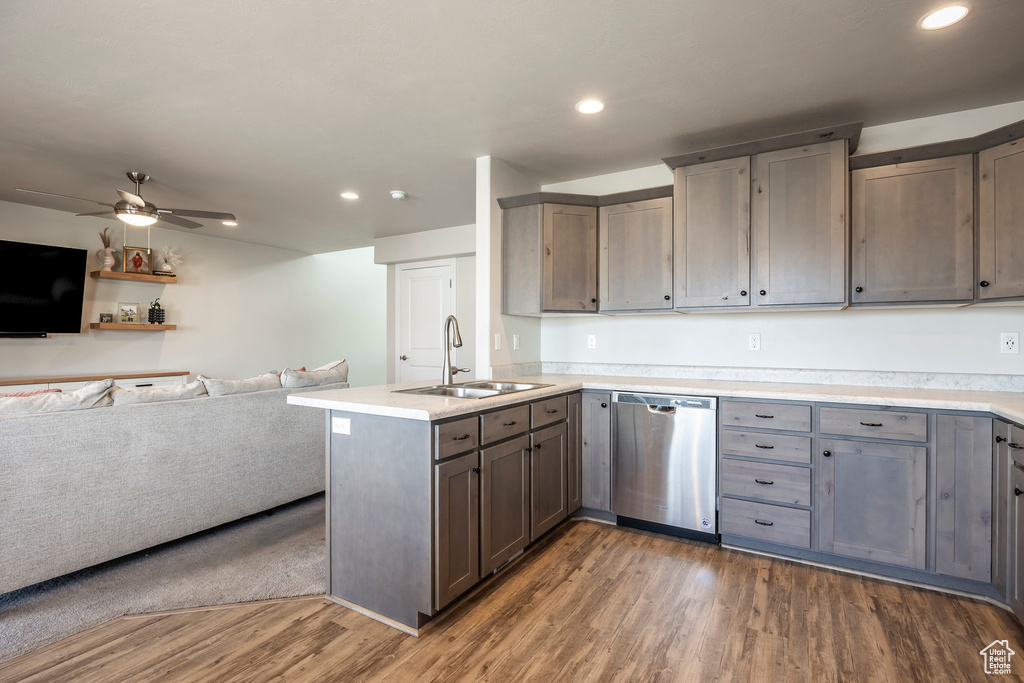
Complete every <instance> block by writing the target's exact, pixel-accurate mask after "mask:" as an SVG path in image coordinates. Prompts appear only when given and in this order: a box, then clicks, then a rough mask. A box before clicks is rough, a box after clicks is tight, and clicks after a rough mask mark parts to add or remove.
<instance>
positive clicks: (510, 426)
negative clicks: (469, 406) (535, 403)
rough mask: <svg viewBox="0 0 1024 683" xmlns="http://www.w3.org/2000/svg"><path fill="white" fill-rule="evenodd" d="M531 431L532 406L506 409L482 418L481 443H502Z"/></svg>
mask: <svg viewBox="0 0 1024 683" xmlns="http://www.w3.org/2000/svg"><path fill="white" fill-rule="evenodd" d="M529 430H530V406H528V405H521V406H515V407H514V408H506V409H505V410H499V411H498V412H496V413H488V414H487V415H481V416H480V443H483V444H488V443H494V442H495V441H501V440H502V439H506V438H508V437H510V436H515V435H516V434H522V433H523V432H528V431H529Z"/></svg>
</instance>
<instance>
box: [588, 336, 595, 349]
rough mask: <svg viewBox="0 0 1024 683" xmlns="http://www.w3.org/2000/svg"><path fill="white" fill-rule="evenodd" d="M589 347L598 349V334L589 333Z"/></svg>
mask: <svg viewBox="0 0 1024 683" xmlns="http://www.w3.org/2000/svg"><path fill="white" fill-rule="evenodd" d="M587 348H588V349H596V348H597V335H596V334H588V335H587Z"/></svg>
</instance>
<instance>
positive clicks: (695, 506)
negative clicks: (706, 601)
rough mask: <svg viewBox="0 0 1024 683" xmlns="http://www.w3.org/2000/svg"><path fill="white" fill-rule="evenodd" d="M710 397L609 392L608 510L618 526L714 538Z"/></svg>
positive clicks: (713, 422)
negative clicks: (610, 501)
mask: <svg viewBox="0 0 1024 683" xmlns="http://www.w3.org/2000/svg"><path fill="white" fill-rule="evenodd" d="M716 409H717V406H716V400H715V399H713V398H698V397H691V396H665V395H659V394H632V393H618V392H616V393H613V394H612V421H613V427H612V435H613V437H612V438H613V441H612V511H613V512H614V513H615V515H616V517H617V518H618V523H619V524H620V525H623V526H633V527H639V528H643V529H650V530H652V531H660V532H663V533H669V534H673V535H676V536H684V537H687V538H696V539H699V540H705V541H711V542H716V543H717V542H718V535H717V534H718V526H717V517H716V514H715V512H716V505H715V486H716V469H717V467H716V462H717V458H716V451H717V449H716V442H717V439H716V426H717V425H716V422H717V421H716V419H715V416H716V412H717V411H716Z"/></svg>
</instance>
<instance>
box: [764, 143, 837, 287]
mask: <svg viewBox="0 0 1024 683" xmlns="http://www.w3.org/2000/svg"><path fill="white" fill-rule="evenodd" d="M846 150H847V141H846V140H837V141H834V142H824V143H821V144H817V145H808V146H806V147H798V148H796V149H787V150H781V151H778V152H768V153H765V154H759V155H758V156H756V157H754V181H753V197H754V221H753V223H754V229H753V233H754V234H753V245H754V248H753V252H754V261H755V265H754V302H755V304H756V305H757V306H778V305H801V304H804V305H826V304H843V303H845V302H846V241H847V233H848V230H847V191H846V188H847V151H846Z"/></svg>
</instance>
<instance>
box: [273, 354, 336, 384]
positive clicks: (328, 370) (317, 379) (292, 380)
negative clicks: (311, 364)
mask: <svg viewBox="0 0 1024 683" xmlns="http://www.w3.org/2000/svg"><path fill="white" fill-rule="evenodd" d="M347 381H348V361H345V360H339V361H335V362H333V363H328V364H327V365H324V366H321V367H319V368H316V369H314V370H309V371H303V370H292V369H291V368H285V371H284V372H282V373H281V386H284V387H289V388H297V387H315V386H319V385H321V384H335V383H337V382H347Z"/></svg>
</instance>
